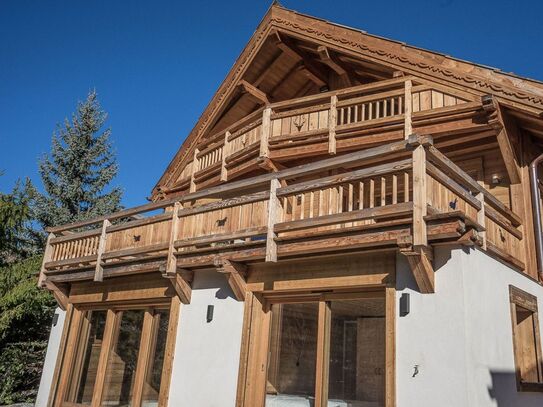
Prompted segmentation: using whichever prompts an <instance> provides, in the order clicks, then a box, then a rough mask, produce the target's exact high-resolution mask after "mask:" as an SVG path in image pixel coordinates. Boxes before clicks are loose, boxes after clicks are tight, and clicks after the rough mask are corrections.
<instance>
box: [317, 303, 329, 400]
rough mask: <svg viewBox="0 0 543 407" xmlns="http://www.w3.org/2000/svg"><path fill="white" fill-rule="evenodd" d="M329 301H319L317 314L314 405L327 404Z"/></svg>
mask: <svg viewBox="0 0 543 407" xmlns="http://www.w3.org/2000/svg"><path fill="white" fill-rule="evenodd" d="M331 314H332V311H331V309H330V303H329V302H328V301H322V300H321V301H319V314H318V324H317V361H316V373H317V378H316V386H315V389H316V390H315V407H326V406H328V380H329V371H330V341H331V339H330V330H331V325H332V323H331V320H332V318H331Z"/></svg>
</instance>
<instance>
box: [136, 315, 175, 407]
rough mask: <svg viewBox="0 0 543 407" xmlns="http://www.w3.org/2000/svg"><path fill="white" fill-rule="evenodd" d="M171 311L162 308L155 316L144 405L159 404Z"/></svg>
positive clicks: (144, 384) (146, 406)
mask: <svg viewBox="0 0 543 407" xmlns="http://www.w3.org/2000/svg"><path fill="white" fill-rule="evenodd" d="M168 322H169V311H168V310H160V311H157V312H155V315H154V316H153V328H152V333H151V349H150V353H149V364H148V366H147V372H146V374H145V382H144V383H143V399H142V400H143V401H142V406H143V407H154V406H157V405H158V396H159V393H160V383H161V378H162V366H163V364H164V352H165V350H166V339H167V337H168Z"/></svg>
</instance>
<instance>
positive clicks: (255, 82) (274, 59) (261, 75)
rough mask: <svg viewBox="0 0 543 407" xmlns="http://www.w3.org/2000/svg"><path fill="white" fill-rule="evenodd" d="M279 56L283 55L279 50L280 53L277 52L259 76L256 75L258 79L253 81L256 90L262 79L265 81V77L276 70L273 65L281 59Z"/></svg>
mask: <svg viewBox="0 0 543 407" xmlns="http://www.w3.org/2000/svg"><path fill="white" fill-rule="evenodd" d="M281 55H283V51H282V50H280V52H278V53H277V54H276V55H275V56H274V57H273V59H272V61H271V62H269V63H268V66H267V67H266V68H265V69H264V70H263V71H262V72H261V73H260V75H258V77H257V78H256V79H255V80H254V81H253V86H254V87H255V88H257V87H258V86H259V85H260V84H261V83H262V81H264V79H266V76H268V74H269V73H270V72H271V71H272V70H274V69H275V68H276V66H275V64H276V63H277V61H279V59H280V58H281Z"/></svg>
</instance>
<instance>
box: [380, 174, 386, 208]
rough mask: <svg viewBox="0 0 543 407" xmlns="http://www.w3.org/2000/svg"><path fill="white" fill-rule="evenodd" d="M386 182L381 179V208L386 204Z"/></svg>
mask: <svg viewBox="0 0 543 407" xmlns="http://www.w3.org/2000/svg"><path fill="white" fill-rule="evenodd" d="M386 199H387V181H386V178H385V177H381V206H385V205H386V204H387V201H386Z"/></svg>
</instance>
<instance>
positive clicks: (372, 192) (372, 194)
mask: <svg viewBox="0 0 543 407" xmlns="http://www.w3.org/2000/svg"><path fill="white" fill-rule="evenodd" d="M374 204H375V180H374V179H373V178H372V179H370V201H369V205H370V206H369V207H370V208H373V206H374Z"/></svg>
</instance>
